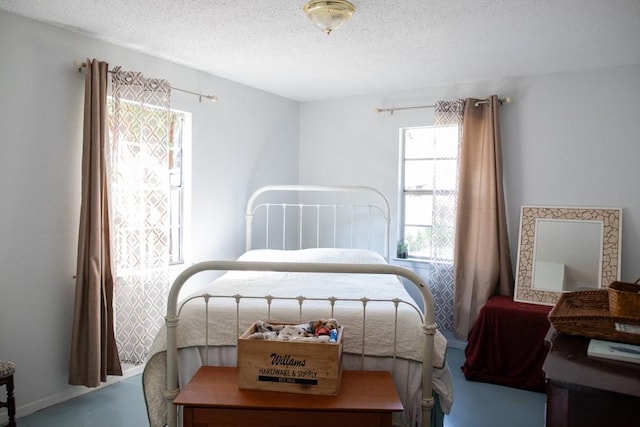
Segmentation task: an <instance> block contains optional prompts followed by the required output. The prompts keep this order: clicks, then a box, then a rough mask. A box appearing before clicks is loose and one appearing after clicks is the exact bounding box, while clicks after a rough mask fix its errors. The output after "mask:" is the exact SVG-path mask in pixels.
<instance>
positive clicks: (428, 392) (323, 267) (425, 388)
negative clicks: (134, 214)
mask: <svg viewBox="0 0 640 427" xmlns="http://www.w3.org/2000/svg"><path fill="white" fill-rule="evenodd" d="M268 191H298V192H299V191H307V192H308V191H324V192H326V191H333V192H345V191H346V192H362V191H364V192H372V193H375V194H378V195H379V196H380V197H381V198H382V200H383V201H384V203H383V208H382V211H383V216H384V218H385V221H386V229H385V248H386V250H385V254H384V255H385V259H388V249H389V244H388V241H389V224H390V220H389V209H390V208H389V202H388V200H387V198H386V196H384V194H382V193H381V192H379V191H378V190H375V189H373V188H370V187H326V186H325V187H317V186H269V187H264V188H261V189H259V190H257V191H256V192H254V193H253V195H252V196H251V198H250V199H249V202H248V207H247V212H246V217H247V221H246V224H247V240H246V244H247V250H249V249H251V247H252V241H251V236H252V220H253V215H254V213H255V202H256V199H257V198H258V196H260V195H261V194H263V193H265V192H268ZM281 205H283V206H284V205H286V206H297V207H300V208H301V209H302V206H317V205H303V204H299V203H296V204H281ZM265 206H266V205H265ZM283 209H286V208H283ZM285 229H286V228H285V227H283V230H285ZM334 230H335V223H334ZM334 232H335V231H334ZM284 242H285V239H284V238H283V244H284ZM334 242H335V239H334ZM212 270H213V271H270V272H291V273H349V274H388V275H396V276H400V277H404V278H406V279H407V280H409V281H410V282H411V283H412V284H413V285H414V286H415V287H416V288H417V289H418V291H419V294H420V295H421V296H422V303H423V307H425V310H424V315H423V316H422V315H420V310H419V309H418V308H417V307H416V306H415V305H414V304H412V303H410V302H407V301H403V300H399V299H394V300H390V301H389V302H391V303H393V304H394V305H395V307H396V308H395V309H396V314H397V309H398V305H399V304H408V305H410V306H412V307H413V308H414V309H416V311H417V312H418V314H419V315H420V318H421V320H422V322H423V326H422V331H423V333H424V334H425V340H424V348H423V360H422V397H421V411H422V426H423V427H428V426H429V424H430V419H431V411H432V409H433V406H434V399H433V397H432V375H433V366H432V365H433V363H432V361H433V347H434V335H435V333H436V329H437V326H436V323H435V318H434V311H433V298H432V296H431V293H430V291H429V289H428V288H427V286H426V284H425V283H424V281H423V280H422V279H421V278H420V277H419V276H418V275H416V274H415V273H413V272H412V271H411V270H408V269H406V268H403V267H398V266H393V265H389V264H347V263H317V262H313V263H307V262H304V263H303V262H278V263H274V262H250V261H222V260H217V261H205V262H200V263H197V264H194V265H192V266H190V267H188V268H187V269H185V270H184V271H183V272H182V273H181V274H180V275H179V276H178V277H177V278H176V280H175V281H174V283H173V285H172V287H171V290H170V292H169V297H168V300H167V315H166V317H165V324H166V334H167V343H166V351H167V366H166V372H167V377H166V381H167V388H166V391H165V400H166V407H167V426H169V427H176V426H177V416H178V414H177V408H176V406H175V405H174V404H173V400H174V399H175V397H176V396H177V395H178V393H179V388H178V360H177V352H178V348H177V345H178V343H177V327H178V324H179V321H180V311H181V309H182V307H183V306H184V304H185V303H186V302H187V301H184V302H183V303H182V305H181V306H180V307H178V297H179V293H180V290H181V288H182V286H183V285H184V284H185V282H186V281H187V280H188V279H189V278H190V277H192V276H194V275H195V274H197V273H199V272H203V271H212ZM199 297H202V298H204V299H205V301H206V302H207V307H208V299H209V298H211V297H216V298H217V297H227V298H235V299H236V302H237V303H238V304H239V301H240V300H241V299H242V298H244V297H243V296H241V295H233V296H219V295H218V296H217V295H211V294H208V293H207V294H203V295H200V296H199ZM191 299H193V298H190V299H189V300H191ZM264 299H265V300H266V301H267V304H269V307H270V303H271V301H272V300H273V299H292V298H278V297H273V296H271V295H268V296H265V297H264ZM294 299H297V300H298V301H299V304H300V313H302V305H303V303H304V301H306V300H320V298H305V297H304V296H300V297H297V298H294ZM337 300H338V299H336V298H333V297H328V298H326V301H328V302H329V303H330V304H331V307H332V308H333V304H334V303H335V302H336V301H337ZM344 300H345V299H342V301H344ZM348 300H350V301H361V302H362V305H363V331H362V333H363V340H364V330H365V322H366V305H367V303H368V302H370V301H381V300H374V299H371V300H369V299H368V298H366V297H363V298H357V299H348ZM206 315H207V316H208V311H207V314H206ZM236 315H237V311H236ZM237 332H238V333H240V331H237ZM207 335H208V334H207ZM394 342H395V339H394ZM207 348H208V343H207ZM364 351H365V350H364V341H363V347H362V352H363V354H362V356H363V357H364ZM393 357H394V361H395V343H394V356H393Z"/></svg>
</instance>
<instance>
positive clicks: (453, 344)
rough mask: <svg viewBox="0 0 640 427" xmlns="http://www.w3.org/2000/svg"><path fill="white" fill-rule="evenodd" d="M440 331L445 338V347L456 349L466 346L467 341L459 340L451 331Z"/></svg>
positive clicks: (462, 348)
mask: <svg viewBox="0 0 640 427" xmlns="http://www.w3.org/2000/svg"><path fill="white" fill-rule="evenodd" d="M440 332H441V333H442V335H444V337H445V338H446V339H447V347H448V348H455V349H458V350H464V349H465V348H466V347H467V342H466V341H464V340H461V339H460V338H456V337H455V336H454V335H453V332H451V331H447V330H445V329H442V330H440Z"/></svg>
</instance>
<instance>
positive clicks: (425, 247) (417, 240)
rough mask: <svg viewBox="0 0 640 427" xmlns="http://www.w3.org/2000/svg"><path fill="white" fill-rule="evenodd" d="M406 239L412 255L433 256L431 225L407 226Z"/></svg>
mask: <svg viewBox="0 0 640 427" xmlns="http://www.w3.org/2000/svg"><path fill="white" fill-rule="evenodd" d="M404 239H405V240H406V241H407V247H408V248H409V256H410V257H418V258H430V257H431V227H413V226H406V227H405V228H404Z"/></svg>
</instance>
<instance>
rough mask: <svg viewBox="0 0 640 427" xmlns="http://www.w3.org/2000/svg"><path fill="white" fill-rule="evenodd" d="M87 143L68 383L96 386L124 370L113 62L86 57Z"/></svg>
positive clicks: (85, 111)
mask: <svg viewBox="0 0 640 427" xmlns="http://www.w3.org/2000/svg"><path fill="white" fill-rule="evenodd" d="M86 64H87V67H86V70H85V73H86V79H85V100H84V132H83V144H82V202H81V206H80V230H79V236H78V261H77V266H76V269H77V270H76V293H75V307H74V316H73V330H72V336H71V357H70V362H69V384H73V385H84V386H86V387H96V386H98V385H100V382H104V381H106V380H107V375H122V368H121V366H120V359H119V358H118V350H117V348H116V341H115V338H114V331H113V303H112V301H113V278H112V276H111V260H110V253H109V252H110V248H109V209H108V204H107V184H106V176H107V175H106V161H105V157H104V152H105V143H106V141H107V76H108V73H109V71H108V64H107V63H106V62H99V61H97V60H95V59H94V60H92V61H90V60H87V63H86Z"/></svg>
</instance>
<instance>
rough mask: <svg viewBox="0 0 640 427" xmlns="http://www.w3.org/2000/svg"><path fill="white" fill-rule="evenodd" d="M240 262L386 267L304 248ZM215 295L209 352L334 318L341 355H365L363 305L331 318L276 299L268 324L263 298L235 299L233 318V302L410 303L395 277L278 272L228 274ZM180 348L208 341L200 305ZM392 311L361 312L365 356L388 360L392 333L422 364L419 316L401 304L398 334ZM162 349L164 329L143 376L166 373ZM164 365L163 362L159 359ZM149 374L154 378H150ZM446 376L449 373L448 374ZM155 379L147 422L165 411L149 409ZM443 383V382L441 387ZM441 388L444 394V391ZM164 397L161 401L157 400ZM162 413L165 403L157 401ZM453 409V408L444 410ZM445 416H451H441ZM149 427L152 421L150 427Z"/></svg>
mask: <svg viewBox="0 0 640 427" xmlns="http://www.w3.org/2000/svg"><path fill="white" fill-rule="evenodd" d="M238 260H239V261H271V262H285V261H286V262H341V263H342V262H345V263H366V264H379V263H385V262H386V261H385V260H384V258H382V257H381V256H380V255H378V254H376V253H374V252H371V251H366V250H358V249H304V250H299V251H290V250H289V251H282V250H268V249H262V250H254V251H249V252H247V253H246V254H244V255H242V256H241V257H240V258H239V259H238ZM206 292H208V293H210V294H212V295H214V296H227V297H213V298H211V299H210V300H209V337H208V339H209V345H213V346H235V345H236V342H237V337H238V334H241V333H242V332H244V331H245V330H246V329H247V328H248V327H249V326H250V325H251V324H252V323H253V322H255V321H256V320H270V321H272V322H294V323H302V322H307V321H309V320H314V319H319V318H327V317H335V318H336V319H338V321H339V322H340V323H341V324H342V325H343V326H344V328H345V329H344V331H345V332H344V338H343V342H344V351H345V353H347V354H361V352H362V335H361V332H360V331H362V323H363V304H362V302H361V301H338V302H336V303H335V308H334V313H333V314H331V312H330V305H329V303H328V302H327V301H309V300H307V301H305V302H304V303H303V305H302V308H301V307H300V305H299V302H298V301H297V300H287V301H280V300H274V301H273V302H272V305H271V311H270V317H269V312H268V309H267V304H266V303H265V301H264V300H263V299H247V298H243V299H240V303H239V310H238V311H237V312H236V308H237V303H236V299H235V298H229V296H234V295H242V296H243V297H252V296H254V297H264V296H267V295H271V296H273V297H294V298H295V297H298V296H301V295H302V296H305V297H306V298H311V297H318V298H328V297H336V298H351V299H359V298H362V297H367V298H369V299H384V300H391V299H394V298H399V299H401V300H404V301H407V302H411V303H413V300H412V298H411V297H410V296H409V294H408V293H407V291H406V290H405V288H404V286H403V285H402V283H401V282H400V281H399V280H398V278H397V277H396V276H393V275H362V274H339V273H331V274H326V273H322V274H320V273H280V272H277V273H275V272H247V271H231V272H227V273H225V274H224V275H223V276H222V277H220V278H219V279H217V280H216V281H214V282H213V283H212V284H211V285H210V286H209V287H208V288H207V290H206ZM179 316H180V323H179V326H178V333H177V336H178V348H187V347H199V346H202V345H204V343H205V340H206V339H207V336H206V333H205V323H206V322H205V316H204V301H203V300H202V299H197V300H194V301H190V302H189V303H188V304H187V305H186V306H185V307H184V308H183V310H182V312H181V313H180V314H179ZM394 318H395V312H394V304H393V303H392V302H376V301H369V302H367V305H366V331H367V333H366V339H365V351H364V353H365V354H366V355H368V356H376V357H392V356H393V355H394V334H395V335H397V339H396V344H395V354H396V356H397V357H400V358H402V359H406V360H409V361H411V360H413V361H418V362H419V361H421V360H422V352H423V345H424V344H423V343H424V333H423V332H422V321H421V318H420V316H419V315H418V314H417V310H416V309H415V308H413V307H411V306H409V305H407V304H402V303H401V304H399V307H398V311H397V318H398V326H397V327H396V324H395V321H394ZM165 350H166V330H165V328H164V327H163V328H162V329H161V330H160V332H159V333H158V335H157V336H156V338H155V340H154V342H153V345H152V347H151V349H150V353H149V354H150V358H149V363H148V364H147V367H146V368H145V376H148V375H160V376H161V377H162V378H164V377H165V376H164V375H161V374H162V373H160V372H157V369H158V368H157V367H156V368H153V367H154V366H155V365H161V366H163V367H164V362H160V361H154V363H151V362H152V361H153V359H154V357H155V356H156V355H159V354H163V353H164V351H165ZM445 353H446V339H445V338H444V337H443V336H442V335H441V334H440V333H439V332H438V333H437V334H436V336H435V346H434V363H433V364H434V366H435V367H437V368H443V367H444V366H445ZM162 359H164V357H163V358H162ZM152 368H153V370H155V371H156V372H155V374H152V372H151V371H152ZM447 374H448V372H447ZM152 382H153V379H151V378H147V379H145V395H146V396H145V397H146V400H147V406H148V410H149V412H150V419H152V418H153V415H152V414H151V412H152V411H154V410H156V409H157V410H160V411H162V412H164V410H163V408H154V407H155V406H156V403H154V402H155V401H156V400H157V396H156V397H154V396H149V394H150V393H151V390H149V388H150V387H151V383H152ZM445 382H446V381H445ZM445 388H446V389H445ZM436 391H439V392H442V393H443V395H444V396H445V398H446V396H449V395H451V396H452V393H450V387H449V385H446V387H444V388H443V387H441V390H436ZM161 398H162V396H160V399H161ZM157 402H158V403H159V404H160V406H163V405H164V401H163V400H157ZM443 406H448V407H450V402H445V405H443ZM446 412H448V411H446ZM152 425H153V422H152Z"/></svg>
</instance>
